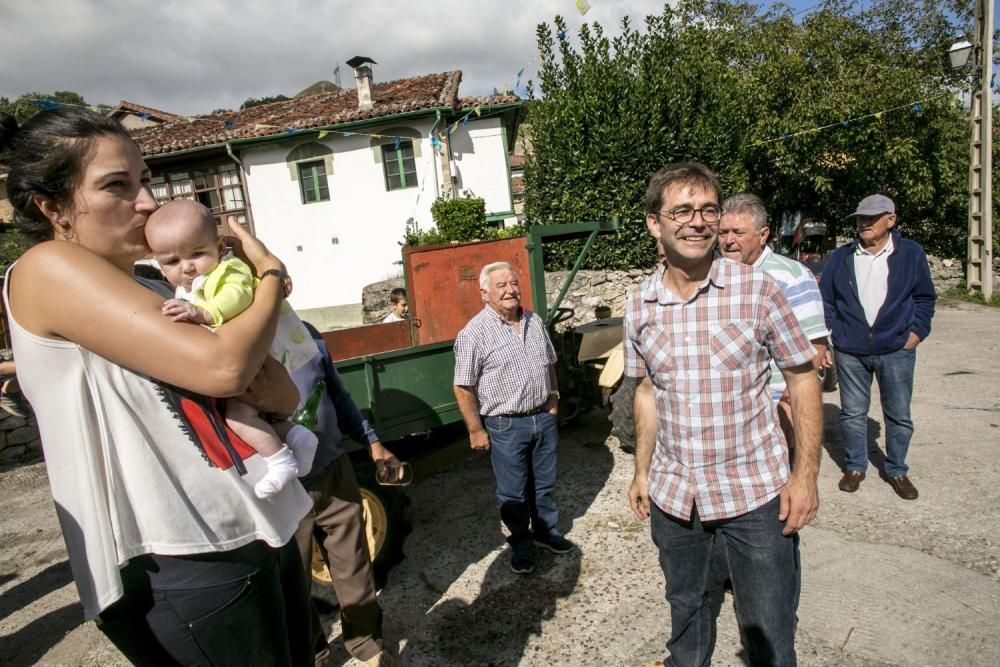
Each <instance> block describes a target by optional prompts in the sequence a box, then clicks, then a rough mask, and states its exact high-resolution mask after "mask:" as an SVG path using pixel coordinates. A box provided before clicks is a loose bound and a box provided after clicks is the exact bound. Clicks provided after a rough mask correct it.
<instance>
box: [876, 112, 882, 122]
mask: <svg viewBox="0 0 1000 667" xmlns="http://www.w3.org/2000/svg"><path fill="white" fill-rule="evenodd" d="M875 118H876V119H877V120H882V112H881V111H879V112H878V113H877V114H875Z"/></svg>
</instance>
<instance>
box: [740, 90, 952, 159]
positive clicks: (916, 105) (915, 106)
mask: <svg viewBox="0 0 1000 667" xmlns="http://www.w3.org/2000/svg"><path fill="white" fill-rule="evenodd" d="M951 94H952V93H951V92H950V91H946V92H943V93H938V94H937V95H933V96H931V97H927V98H924V99H922V100H917V101H916V102H907V103H906V104H900V105H899V106H895V107H892V108H891V109H882V110H881V111H875V112H873V113H869V114H865V115H864V116H858V117H856V118H847V119H845V120H842V121H840V122H837V123H830V124H829V125H823V126H821V127H813V128H810V129H808V130H800V131H799V132H793V133H791V134H782V135H779V136H777V137H775V138H774V139H765V140H763V141H755V142H753V143H750V144H747V146H749V147H753V146H763V145H765V144H772V143H774V142H776V141H787V140H788V139H791V138H792V137H800V136H802V135H804V134H812V133H814V132H821V131H823V130H828V129H830V128H831V127H848V126H850V125H852V124H854V123H857V122H858V121H861V120H865V119H866V118H875V119H877V120H881V119H882V114H887V113H892V112H893V111H899V110H900V109H912V110H913V111H915V112H917V113H921V112H922V111H923V109H924V107H923V103H924V102H929V101H931V100H936V99H938V98H941V97H944V96H945V95H951Z"/></svg>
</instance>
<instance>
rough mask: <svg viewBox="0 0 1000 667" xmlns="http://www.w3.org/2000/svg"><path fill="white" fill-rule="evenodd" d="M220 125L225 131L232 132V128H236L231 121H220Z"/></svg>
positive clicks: (234, 122)
mask: <svg viewBox="0 0 1000 667" xmlns="http://www.w3.org/2000/svg"><path fill="white" fill-rule="evenodd" d="M222 125H223V127H225V128H226V129H227V130H232V129H233V128H235V127H236V121H232V120H224V121H222Z"/></svg>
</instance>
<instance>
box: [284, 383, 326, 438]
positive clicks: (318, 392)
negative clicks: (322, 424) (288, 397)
mask: <svg viewBox="0 0 1000 667" xmlns="http://www.w3.org/2000/svg"><path fill="white" fill-rule="evenodd" d="M324 391H326V382H324V381H323V380H317V381H316V384H314V385H313V388H312V391H310V392H309V398H307V399H306V402H305V403H303V404H302V407H301V408H299V409H298V410H296V411H295V412H293V413H292V421H293V422H294V423H296V424H298V425H299V426H305V427H306V428H307V429H309V430H310V431H315V430H316V421H317V420H316V412H317V411H318V410H319V402H320V400H322V398H323V392H324Z"/></svg>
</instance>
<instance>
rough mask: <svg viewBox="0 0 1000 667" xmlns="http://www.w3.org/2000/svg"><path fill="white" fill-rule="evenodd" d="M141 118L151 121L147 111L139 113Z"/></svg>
mask: <svg viewBox="0 0 1000 667" xmlns="http://www.w3.org/2000/svg"><path fill="white" fill-rule="evenodd" d="M139 118H141V119H143V120H149V114H148V113H146V112H145V111H140V112H139Z"/></svg>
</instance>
